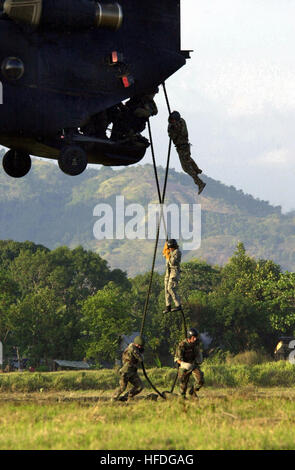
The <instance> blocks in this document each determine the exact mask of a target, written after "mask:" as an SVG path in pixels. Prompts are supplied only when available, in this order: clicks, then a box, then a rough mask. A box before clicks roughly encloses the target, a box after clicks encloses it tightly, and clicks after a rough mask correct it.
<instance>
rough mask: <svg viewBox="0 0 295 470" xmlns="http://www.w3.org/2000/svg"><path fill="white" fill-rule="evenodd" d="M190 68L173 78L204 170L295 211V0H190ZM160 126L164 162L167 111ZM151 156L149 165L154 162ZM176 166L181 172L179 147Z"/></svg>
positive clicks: (185, 16) (174, 102) (173, 97)
mask: <svg viewBox="0 0 295 470" xmlns="http://www.w3.org/2000/svg"><path fill="white" fill-rule="evenodd" d="M181 4H182V49H192V50H193V51H194V52H193V53H192V54H191V59H190V60H189V61H188V62H187V65H186V66H185V67H183V68H182V69H181V70H179V71H178V72H177V73H176V74H175V75H173V76H172V77H171V78H169V79H168V81H167V83H166V85H167V90H168V93H169V98H170V102H171V107H172V109H177V110H178V111H180V113H181V114H182V116H183V117H184V118H185V120H186V122H187V125H188V129H189V134H190V142H191V144H192V156H193V158H194V159H195V160H196V162H197V163H198V165H199V166H200V167H201V168H202V169H203V172H204V173H205V174H206V175H208V176H210V177H212V178H214V179H217V180H219V181H221V182H222V183H225V184H227V185H233V186H235V187H236V188H238V189H242V190H243V191H244V192H245V193H249V194H252V195H253V196H254V197H258V198H260V199H262V200H267V201H269V202H270V203H271V204H273V205H281V206H282V210H283V212H287V211H290V210H294V209H295V135H294V122H295V54H294V50H295V22H294V18H295V2H294V1H293V0H280V1H278V0H246V1H245V0H182V2H181ZM157 104H158V107H159V115H158V116H157V117H156V118H153V120H152V121H151V122H152V127H153V133H154V140H155V142H156V144H157V145H156V148H157V161H158V162H159V164H162V165H164V164H165V159H166V153H167V152H166V145H167V133H166V129H167V110H166V108H165V102H164V99H163V96H158V97H157ZM147 159H148V158H147V157H146V158H145V159H144V160H143V163H146V162H147ZM171 166H172V167H174V168H176V169H177V170H181V167H180V163H179V161H178V158H177V155H176V153H175V152H173V157H172V163H171Z"/></svg>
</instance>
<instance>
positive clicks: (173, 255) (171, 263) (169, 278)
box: [163, 239, 181, 313]
mask: <svg viewBox="0 0 295 470" xmlns="http://www.w3.org/2000/svg"><path fill="white" fill-rule="evenodd" d="M167 248H168V250H169V255H168V257H167V261H166V274H165V280H164V283H165V301H166V310H164V312H163V313H168V312H177V311H178V310H181V301H180V297H179V295H178V292H177V287H178V282H179V278H180V262H181V251H180V249H179V247H178V244H177V241H176V240H174V239H171V240H168V242H167ZM172 300H173V302H174V304H175V307H174V308H172V309H171V301H172Z"/></svg>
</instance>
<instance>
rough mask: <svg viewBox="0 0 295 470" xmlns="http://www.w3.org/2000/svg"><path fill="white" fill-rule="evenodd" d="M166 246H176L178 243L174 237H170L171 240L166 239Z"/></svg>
mask: <svg viewBox="0 0 295 470" xmlns="http://www.w3.org/2000/svg"><path fill="white" fill-rule="evenodd" d="M167 246H168V248H178V243H177V241H176V240H174V238H171V240H168V241H167Z"/></svg>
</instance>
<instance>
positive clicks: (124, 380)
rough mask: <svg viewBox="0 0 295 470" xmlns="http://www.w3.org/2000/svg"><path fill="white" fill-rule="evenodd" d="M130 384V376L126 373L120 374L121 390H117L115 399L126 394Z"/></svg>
mask: <svg viewBox="0 0 295 470" xmlns="http://www.w3.org/2000/svg"><path fill="white" fill-rule="evenodd" d="M128 382H129V376H128V374H126V373H122V374H120V382H119V388H118V389H117V390H116V392H115V394H114V396H113V398H119V396H120V395H121V394H122V393H123V392H125V390H126V388H127V385H128Z"/></svg>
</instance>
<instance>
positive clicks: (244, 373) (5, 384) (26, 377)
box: [0, 361, 295, 392]
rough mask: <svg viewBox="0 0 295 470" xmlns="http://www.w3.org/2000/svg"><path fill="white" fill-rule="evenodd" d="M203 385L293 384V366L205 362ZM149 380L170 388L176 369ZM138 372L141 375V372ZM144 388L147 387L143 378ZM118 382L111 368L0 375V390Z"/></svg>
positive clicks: (104, 386) (100, 386)
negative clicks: (204, 382) (213, 363)
mask: <svg viewBox="0 0 295 470" xmlns="http://www.w3.org/2000/svg"><path fill="white" fill-rule="evenodd" d="M202 369H203V371H204V374H205V381H206V385H207V386H210V387H240V386H248V385H253V386H257V387H274V386H277V387H282V386H283V387H294V385H295V366H294V365H292V364H290V363H289V362H288V361H280V362H269V363H264V364H258V365H227V364H219V365H209V364H207V365H206V364H205V365H204V367H202ZM147 372H148V375H149V377H150V379H151V380H152V382H153V383H154V384H155V385H156V386H157V387H160V388H162V389H168V390H169V389H170V388H171V384H172V382H173V379H174V377H175V373H176V370H175V369H170V368H166V367H164V368H162V369H149V370H148V371H147ZM141 375H142V374H141ZM143 381H144V383H145V386H146V388H149V386H148V384H147V383H146V381H145V380H143ZM117 385H118V374H117V373H116V372H115V371H114V370H105V369H104V370H98V371H86V372H85V371H79V372H47V373H46V372H43V373H39V372H35V373H29V372H25V373H17V372H15V373H9V374H0V392H38V391H40V390H41V389H42V390H43V391H62V390H68V391H75V390H110V389H113V388H115V387H116V386H117Z"/></svg>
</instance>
